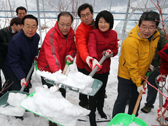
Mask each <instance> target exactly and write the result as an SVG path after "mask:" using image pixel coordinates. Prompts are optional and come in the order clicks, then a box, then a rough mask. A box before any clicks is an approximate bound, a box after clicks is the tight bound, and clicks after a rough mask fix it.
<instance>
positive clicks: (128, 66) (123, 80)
mask: <svg viewBox="0 0 168 126" xmlns="http://www.w3.org/2000/svg"><path fill="white" fill-rule="evenodd" d="M159 21H160V17H159V14H158V13H157V12H154V11H150V12H148V11H147V12H144V13H143V14H142V15H141V17H140V19H139V24H137V25H136V26H135V27H134V28H133V29H132V30H131V31H130V32H129V34H128V37H127V38H126V39H125V40H124V41H123V43H122V49H121V56H120V59H119V68H118V96H117V99H116V101H115V104H114V108H113V112H112V117H114V116H115V115H116V114H118V113H124V112H125V107H126V102H127V98H128V97H129V95H131V96H130V101H129V109H128V114H132V113H133V109H134V106H135V103H136V100H137V98H138V95H139V93H140V91H141V90H142V91H144V88H143V86H142V85H141V84H142V79H141V76H142V77H145V74H146V72H147V70H148V68H149V66H150V64H151V62H152V59H153V57H154V54H155V50H156V48H157V44H158V41H159V39H160V37H159V35H160V33H159V31H158V30H157V27H158V25H159ZM138 110H139V107H138ZM136 116H138V111H137V113H136Z"/></svg>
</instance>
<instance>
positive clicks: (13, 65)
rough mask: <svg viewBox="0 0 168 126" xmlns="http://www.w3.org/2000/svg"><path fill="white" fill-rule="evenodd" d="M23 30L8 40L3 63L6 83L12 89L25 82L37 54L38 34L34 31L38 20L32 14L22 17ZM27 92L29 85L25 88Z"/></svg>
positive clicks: (19, 86)
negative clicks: (6, 52) (10, 85)
mask: <svg viewBox="0 0 168 126" xmlns="http://www.w3.org/2000/svg"><path fill="white" fill-rule="evenodd" d="M22 24H23V30H21V31H20V32H19V33H17V34H16V35H15V36H14V37H12V39H11V40H10V42H9V45H8V54H7V57H6V60H5V63H4V68H5V72H6V73H7V78H8V79H7V80H9V81H8V82H7V83H8V84H12V89H13V90H20V89H21V86H22V85H23V84H25V83H26V76H27V74H28V72H29V70H30V68H31V65H32V62H33V61H34V58H35V56H36V55H38V43H39V40H40V37H39V35H38V34H37V33H36V31H37V25H38V21H37V18H36V17H34V16H33V15H26V16H25V17H24V18H23V19H22ZM25 91H26V92H29V86H27V87H26V88H25Z"/></svg>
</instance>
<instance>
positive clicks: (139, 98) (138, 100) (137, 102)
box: [132, 76, 148, 115]
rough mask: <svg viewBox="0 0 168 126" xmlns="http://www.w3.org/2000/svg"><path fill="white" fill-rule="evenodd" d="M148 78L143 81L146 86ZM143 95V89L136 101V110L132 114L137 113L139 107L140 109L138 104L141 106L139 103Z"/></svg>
mask: <svg viewBox="0 0 168 126" xmlns="http://www.w3.org/2000/svg"><path fill="white" fill-rule="evenodd" d="M146 80H148V76H146ZM146 80H145V81H144V82H143V85H144V86H145V85H146ZM142 95H143V91H142V90H141V91H140V93H139V96H138V99H137V101H136V104H135V107H134V111H133V113H132V114H134V115H136V112H137V109H138V106H139V103H140V101H141V97H142Z"/></svg>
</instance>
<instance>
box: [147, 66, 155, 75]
mask: <svg viewBox="0 0 168 126" xmlns="http://www.w3.org/2000/svg"><path fill="white" fill-rule="evenodd" d="M154 70H155V68H154V66H153V65H152V64H151V65H150V66H149V69H148V71H147V73H146V76H148V77H149V76H150V75H151V74H152V73H153V72H154Z"/></svg>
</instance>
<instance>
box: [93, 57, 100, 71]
mask: <svg viewBox="0 0 168 126" xmlns="http://www.w3.org/2000/svg"><path fill="white" fill-rule="evenodd" d="M96 66H98V70H97V71H99V70H100V69H101V68H102V65H100V64H99V62H98V61H97V60H96V59H94V60H93V61H92V70H93V69H94V68H95V67H96Z"/></svg>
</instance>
